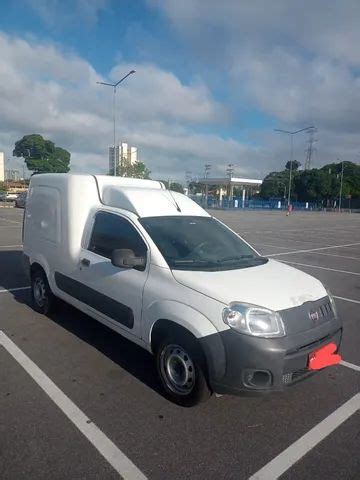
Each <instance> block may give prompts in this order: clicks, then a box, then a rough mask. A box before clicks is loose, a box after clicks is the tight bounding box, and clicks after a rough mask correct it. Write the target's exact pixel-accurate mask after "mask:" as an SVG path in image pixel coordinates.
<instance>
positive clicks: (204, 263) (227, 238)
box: [140, 216, 268, 271]
mask: <svg viewBox="0 0 360 480" xmlns="http://www.w3.org/2000/svg"><path fill="white" fill-rule="evenodd" d="M140 222H141V224H142V226H143V227H144V228H145V230H146V231H147V232H148V234H149V235H150V237H151V238H152V240H153V241H154V242H155V244H156V246H157V247H158V249H159V250H160V252H161V253H162V255H163V256H164V258H165V260H166V262H167V263H168V265H169V267H170V268H171V269H174V270H203V271H219V270H234V269H238V268H246V267H253V266H255V265H261V264H263V263H266V262H267V261H268V260H267V259H266V258H264V257H260V256H259V255H258V254H257V253H256V252H255V251H254V250H253V249H252V248H251V247H249V246H248V245H247V244H246V243H245V242H244V241H243V240H241V239H240V238H239V237H238V236H237V235H235V234H234V233H233V232H231V231H230V230H229V229H228V228H226V227H225V226H224V225H223V224H221V223H220V222H218V221H217V220H216V219H214V218H211V217H192V216H166V217H146V218H142V219H140Z"/></svg>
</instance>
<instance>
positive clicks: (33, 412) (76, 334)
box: [0, 208, 360, 480]
mask: <svg viewBox="0 0 360 480" xmlns="http://www.w3.org/2000/svg"><path fill="white" fill-rule="evenodd" d="M22 214H23V212H22V211H21V210H17V209H13V208H1V209H0V331H1V332H2V333H0V386H1V389H0V399H1V400H0V468H1V469H0V472H1V473H0V478H1V479H2V480H5V479H11V480H13V479H16V480H18V479H27V480H29V479H49V478H51V479H52V480H55V479H64V478H71V479H113V478H114V479H115V478H119V477H121V476H123V477H124V478H138V479H140V478H148V479H190V478H191V479H212V478H214V479H225V478H226V479H235V478H236V479H248V478H252V479H266V480H268V479H272V478H278V477H281V478H282V479H304V478H306V479H308V478H315V477H316V478H320V479H323V478H327V479H328V480H329V479H359V478H360V457H359V454H358V446H359V441H360V393H359V391H360V388H359V387H360V214H338V213H323V212H294V213H293V214H292V215H291V216H289V217H287V216H286V215H285V213H284V212H263V211H262V212H248V211H244V212H243V211H214V212H213V214H214V215H215V216H217V217H218V218H220V219H221V220H222V221H224V222H225V223H227V224H228V225H229V226H230V227H232V228H233V229H234V230H235V231H236V232H238V233H240V234H241V235H242V236H243V237H244V238H245V239H246V240H247V241H248V242H249V243H250V244H252V245H253V246H254V247H255V248H256V249H257V250H258V251H259V252H261V253H262V254H264V255H265V256H271V257H272V258H274V259H277V260H279V261H282V262H286V263H287V264H289V265H293V266H294V267H297V268H299V269H301V270H303V271H305V272H307V273H309V274H311V275H314V276H315V277H317V278H319V279H320V280H321V281H322V282H324V284H326V286H328V287H329V288H330V290H331V291H332V293H333V294H334V296H335V298H336V304H337V308H338V311H339V314H340V315H341V316H342V318H343V320H344V335H343V344H342V351H341V353H342V357H343V361H344V362H343V364H342V365H338V366H335V367H330V368H328V369H325V370H323V371H321V372H319V373H318V374H316V375H314V376H312V377H311V378H309V379H307V380H306V381H304V382H300V383H298V384H296V385H294V386H292V387H291V388H289V389H287V390H286V391H285V392H283V393H279V394H273V395H269V396H264V397H256V398H251V397H230V396H222V397H216V396H213V397H212V398H211V399H210V401H208V402H207V403H205V404H202V405H201V406H199V407H196V408H192V409H185V408H181V407H179V406H176V405H174V404H172V403H170V402H169V401H168V400H166V399H165V398H164V397H163V396H162V394H161V389H160V386H159V383H158V380H157V377H156V372H155V368H154V365H153V361H152V357H151V356H150V355H149V354H148V353H147V352H145V351H143V350H142V349H141V348H140V347H137V346H135V345H134V344H133V343H131V342H129V341H127V340H125V339H123V338H122V337H121V336H119V335H117V334H115V333H113V332H112V331H110V330H109V329H108V328H107V327H105V326H103V325H101V324H99V323H97V322H96V321H95V320H93V319H91V318H89V317H87V316H86V315H84V314H82V313H80V312H79V311H77V310H75V309H74V308H72V307H70V306H67V305H64V304H61V305H60V308H59V309H58V310H57V312H56V313H55V314H52V315H51V316H50V317H44V316H41V315H39V314H37V313H35V312H34V311H33V310H32V308H31V306H30V292H29V288H28V286H29V281H28V279H27V278H26V277H25V275H24V274H23V271H22V264H21V254H22V245H21V243H22V242H21V230H22ZM282 282H283V279H282V278H279V279H278V284H277V285H269V288H278V289H281V288H282ZM239 288H241V286H240V285H239ZM24 354H25V355H24Z"/></svg>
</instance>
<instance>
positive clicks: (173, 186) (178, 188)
mask: <svg viewBox="0 0 360 480" xmlns="http://www.w3.org/2000/svg"><path fill="white" fill-rule="evenodd" d="M160 182H162V183H163V184H164V185H165V187H166V188H167V189H168V190H172V191H173V192H179V193H184V187H183V186H182V185H181V183H177V182H168V181H167V180H160Z"/></svg>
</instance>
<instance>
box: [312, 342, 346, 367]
mask: <svg viewBox="0 0 360 480" xmlns="http://www.w3.org/2000/svg"><path fill="white" fill-rule="evenodd" d="M337 348H338V347H337V345H336V343H334V342H332V343H328V344H327V345H324V346H323V347H321V348H318V349H317V350H314V351H313V352H312V353H310V355H309V361H308V370H321V369H322V368H325V367H330V365H337V364H338V363H340V362H341V355H339V354H338V353H336V350H337Z"/></svg>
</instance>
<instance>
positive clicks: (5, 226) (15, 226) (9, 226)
mask: <svg viewBox="0 0 360 480" xmlns="http://www.w3.org/2000/svg"><path fill="white" fill-rule="evenodd" d="M0 228H22V225H0Z"/></svg>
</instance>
